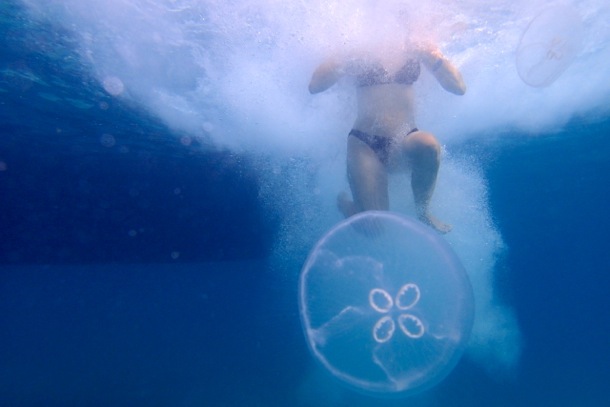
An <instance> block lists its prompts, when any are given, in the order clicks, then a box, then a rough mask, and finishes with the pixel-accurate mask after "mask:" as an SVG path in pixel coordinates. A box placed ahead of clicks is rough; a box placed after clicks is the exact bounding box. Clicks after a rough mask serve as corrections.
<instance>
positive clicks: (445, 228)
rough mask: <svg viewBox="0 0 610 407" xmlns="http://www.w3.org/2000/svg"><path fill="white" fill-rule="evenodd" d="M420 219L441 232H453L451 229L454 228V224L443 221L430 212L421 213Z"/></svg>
mask: <svg viewBox="0 0 610 407" xmlns="http://www.w3.org/2000/svg"><path fill="white" fill-rule="evenodd" d="M419 220H421V221H422V222H424V223H425V224H426V225H428V226H432V227H433V228H434V229H436V230H437V231H438V232H439V233H442V234H445V233H449V232H451V229H453V226H451V225H449V224H447V223H443V222H441V221H440V220H438V219H436V218H435V217H434V216H432V215H430V214H429V213H424V214H421V215H419Z"/></svg>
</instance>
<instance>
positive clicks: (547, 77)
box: [515, 5, 583, 87]
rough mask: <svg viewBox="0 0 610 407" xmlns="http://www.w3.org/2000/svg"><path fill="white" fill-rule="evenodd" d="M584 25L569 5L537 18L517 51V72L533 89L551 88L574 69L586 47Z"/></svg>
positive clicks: (524, 35)
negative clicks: (567, 72)
mask: <svg viewBox="0 0 610 407" xmlns="http://www.w3.org/2000/svg"><path fill="white" fill-rule="evenodd" d="M582 31H583V28H582V21H581V19H580V16H579V15H578V11H577V10H575V9H574V8H572V7H570V6H567V5H558V6H554V7H552V8H549V9H546V10H544V11H543V12H541V13H540V14H539V15H538V16H536V18H534V19H533V20H532V21H531V22H530V24H529V25H528V27H527V29H526V30H525V32H524V33H523V35H522V37H521V41H520V42H519V47H518V48H517V54H516V60H515V62H516V64H517V72H518V73H519V76H520V77H521V79H522V80H523V82H525V83H527V84H528V85H530V86H534V87H545V86H549V85H550V84H552V83H553V82H555V80H556V79H557V78H559V77H560V76H561V74H562V73H563V72H564V71H565V70H566V69H567V68H568V66H570V64H571V63H572V62H573V61H574V59H575V58H576V56H577V55H578V53H579V52H580V50H581V47H582V36H583V34H582Z"/></svg>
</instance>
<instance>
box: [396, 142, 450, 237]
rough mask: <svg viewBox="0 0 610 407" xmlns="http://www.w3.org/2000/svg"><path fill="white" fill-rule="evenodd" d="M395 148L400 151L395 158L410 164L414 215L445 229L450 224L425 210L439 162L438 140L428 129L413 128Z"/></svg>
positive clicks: (427, 206) (442, 231)
mask: <svg viewBox="0 0 610 407" xmlns="http://www.w3.org/2000/svg"><path fill="white" fill-rule="evenodd" d="M397 152H398V153H399V154H400V157H398V160H400V161H402V163H400V164H401V165H408V166H409V167H410V168H411V188H412V190H413V199H414V201H415V208H416V211H417V217H418V218H419V219H420V220H421V221H422V222H424V223H426V224H428V225H430V226H432V227H433V228H435V229H436V230H438V231H439V232H441V233H447V232H449V231H450V230H451V226H450V225H448V224H445V223H443V222H441V221H439V220H438V219H436V218H435V217H434V216H432V214H430V211H429V205H430V199H431V198H432V194H433V193H434V187H435V185H436V177H437V175H438V169H439V166H440V155H441V147H440V144H439V143H438V141H437V140H436V138H435V137H434V136H433V135H432V134H431V133H427V132H423V131H416V132H413V133H411V134H409V135H408V136H407V137H405V138H404V139H403V140H402V141H401V143H400V145H399V148H398V151H397Z"/></svg>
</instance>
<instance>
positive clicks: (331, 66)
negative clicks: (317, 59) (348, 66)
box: [309, 58, 344, 93]
mask: <svg viewBox="0 0 610 407" xmlns="http://www.w3.org/2000/svg"><path fill="white" fill-rule="evenodd" d="M343 75H344V69H343V63H342V62H341V61H340V60H339V59H338V58H333V59H330V60H328V61H326V62H324V63H322V65H320V66H319V67H318V68H317V69H316V70H315V71H314V73H313V75H312V77H311V81H310V82H309V92H310V93H319V92H323V91H325V90H326V89H328V88H330V87H331V86H333V85H334V84H335V83H337V81H338V80H339V79H341V77H342V76H343Z"/></svg>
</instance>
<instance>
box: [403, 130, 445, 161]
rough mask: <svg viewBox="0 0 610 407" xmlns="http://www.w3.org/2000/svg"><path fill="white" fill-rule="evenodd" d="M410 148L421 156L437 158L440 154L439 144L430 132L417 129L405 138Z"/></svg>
mask: <svg viewBox="0 0 610 407" xmlns="http://www.w3.org/2000/svg"><path fill="white" fill-rule="evenodd" d="M407 143H409V144H410V149H411V150H412V151H413V152H414V153H415V154H417V155H418V156H420V157H421V158H424V157H425V158H434V159H438V158H439V157H440V154H441V145H440V143H439V142H438V140H437V139H436V137H434V135H433V134H432V133H428V132H425V131H418V132H416V133H413V134H411V135H410V136H409V138H408V139H407Z"/></svg>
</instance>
